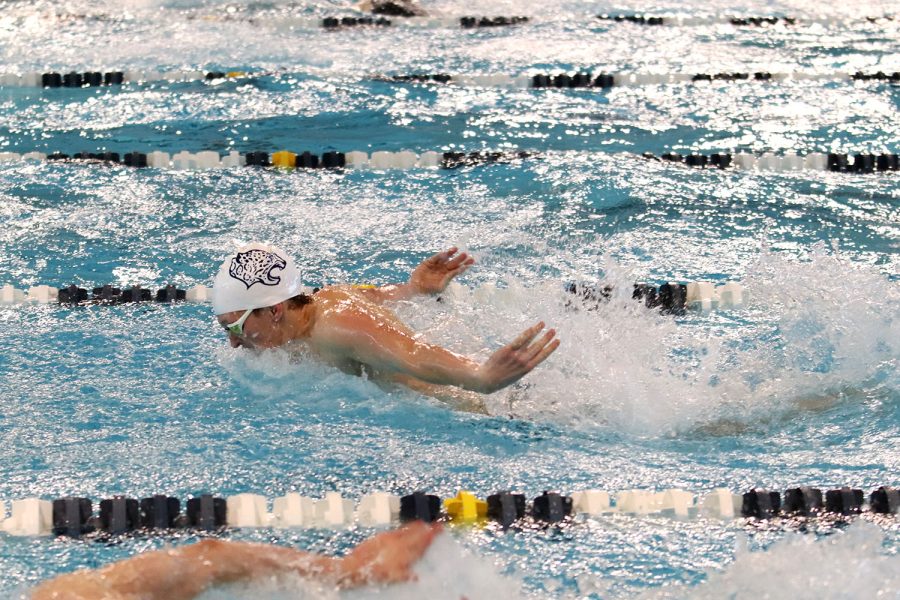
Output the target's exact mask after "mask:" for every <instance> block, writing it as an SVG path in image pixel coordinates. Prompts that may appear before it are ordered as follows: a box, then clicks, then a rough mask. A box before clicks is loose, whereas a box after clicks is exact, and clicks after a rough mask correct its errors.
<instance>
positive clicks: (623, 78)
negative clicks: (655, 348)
mask: <svg viewBox="0 0 900 600" xmlns="http://www.w3.org/2000/svg"><path fill="white" fill-rule="evenodd" d="M296 75H298V74H296V73H288V72H281V73H279V72H272V71H268V72H266V71H259V72H252V71H242V70H230V71H201V70H196V71H184V70H172V71H149V70H148V71H134V70H132V71H107V72H100V71H89V72H83V73H82V72H76V71H70V72H67V73H58V72H47V73H35V72H31V73H3V74H0V87H29V88H96V87H112V86H122V85H124V84H127V83H154V82H161V81H165V82H190V81H204V82H207V83H211V84H217V83H220V82H221V81H223V80H244V79H255V78H261V77H286V76H296ZM316 76H319V77H330V78H358V75H355V74H348V73H330V74H329V73H318V74H316ZM370 78H371V79H373V80H375V81H389V82H393V83H421V84H449V85H459V86H465V87H491V88H502V89H510V90H512V89H600V90H606V89H609V88H613V87H634V86H643V85H711V84H713V83H728V82H736V83H742V82H751V81H752V82H765V83H784V82H798V81H824V82H829V81H834V82H849V81H853V82H860V81H861V82H868V81H874V82H886V83H893V84H897V83H900V70H898V71H891V70H890V69H888V70H886V71H885V70H879V71H874V72H866V71H855V72H850V71H834V72H821V71H803V70H796V71H774V72H773V71H762V70H761V71H745V72H720V73H715V72H707V73H658V72H657V73H643V72H635V71H623V72H619V73H607V72H600V73H593V72H591V71H578V72H574V73H569V72H562V73H520V74H518V75H508V74H504V73H494V74H448V73H412V74H406V75H372V76H370Z"/></svg>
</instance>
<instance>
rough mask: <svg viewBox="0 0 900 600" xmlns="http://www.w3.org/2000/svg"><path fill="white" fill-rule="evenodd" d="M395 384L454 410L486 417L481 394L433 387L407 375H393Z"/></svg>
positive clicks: (442, 386)
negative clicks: (438, 401)
mask: <svg viewBox="0 0 900 600" xmlns="http://www.w3.org/2000/svg"><path fill="white" fill-rule="evenodd" d="M391 379H392V380H393V381H395V382H396V383H401V384H403V385H405V386H406V387H408V388H410V389H411V390H415V391H417V392H419V393H420V394H424V395H426V396H431V397H432V398H434V399H436V400H440V401H441V402H443V403H444V404H448V405H450V406H451V407H453V408H454V409H456V410H462V411H465V412H470V413H476V414H479V415H486V414H488V412H487V407H486V406H485V404H484V397H483V396H482V395H481V394H478V393H475V392H470V391H469V390H462V389H459V388H457V387H452V386H448V385H434V384H433V383H425V382H424V381H421V380H419V379H416V378H415V377H410V376H409V375H399V374H397V375H393V376H392V377H391Z"/></svg>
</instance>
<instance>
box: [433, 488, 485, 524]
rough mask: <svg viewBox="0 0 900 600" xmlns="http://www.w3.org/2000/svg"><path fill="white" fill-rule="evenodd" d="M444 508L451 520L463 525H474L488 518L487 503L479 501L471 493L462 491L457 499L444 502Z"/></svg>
mask: <svg viewBox="0 0 900 600" xmlns="http://www.w3.org/2000/svg"><path fill="white" fill-rule="evenodd" d="M444 508H446V509H447V514H448V515H450V520H452V521H456V522H462V523H474V522H476V521H480V520H482V519H486V518H487V502H485V501H484V500H479V499H478V498H476V497H475V495H474V494H472V493H470V492H464V491H460V492H459V493H458V494H456V498H448V499H446V500H444Z"/></svg>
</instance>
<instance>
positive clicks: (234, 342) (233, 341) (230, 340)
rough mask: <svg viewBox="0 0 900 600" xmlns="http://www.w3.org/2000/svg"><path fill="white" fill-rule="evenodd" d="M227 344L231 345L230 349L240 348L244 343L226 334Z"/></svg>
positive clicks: (230, 334) (236, 337) (234, 336)
mask: <svg viewBox="0 0 900 600" xmlns="http://www.w3.org/2000/svg"><path fill="white" fill-rule="evenodd" d="M228 343H229V344H231V347H232V348H240V347H241V346H243V345H244V342H242V341H241V338H239V337H238V336H236V335H234V334H232V333H229V334H228Z"/></svg>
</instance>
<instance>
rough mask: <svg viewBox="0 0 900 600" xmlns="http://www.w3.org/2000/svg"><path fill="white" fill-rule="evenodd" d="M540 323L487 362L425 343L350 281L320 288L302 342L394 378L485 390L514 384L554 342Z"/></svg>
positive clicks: (326, 356) (327, 355) (328, 355)
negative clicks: (309, 323)
mask: <svg viewBox="0 0 900 600" xmlns="http://www.w3.org/2000/svg"><path fill="white" fill-rule="evenodd" d="M543 328H544V323H543V322H540V323H537V324H535V325H534V326H532V327H529V328H528V329H526V330H525V331H524V332H522V333H521V334H520V335H519V337H517V338H516V339H515V341H513V342H512V343H511V344H509V345H507V346H504V347H503V348H500V349H499V350H497V351H496V352H495V353H494V354H493V355H492V356H491V357H490V358H488V360H487V361H485V362H484V363H483V364H479V363H477V362H476V361H474V360H472V359H470V358H468V357H465V356H462V355H459V354H456V353H454V352H451V351H449V350H447V349H445V348H442V347H440V346H437V345H435V344H429V343H427V342H426V341H424V340H423V339H422V337H421V336H420V335H418V334H416V333H415V332H414V331H413V330H412V329H410V328H409V327H408V326H407V325H406V324H405V323H403V322H402V321H400V319H399V318H398V317H397V315H396V314H394V312H393V311H391V310H390V309H389V308H387V307H386V306H383V305H381V304H380V303H377V302H375V301H373V300H371V299H369V298H368V297H366V295H365V293H364V292H363V291H360V290H356V289H354V288H352V287H351V286H334V287H329V288H325V289H323V290H320V291H319V292H318V293H317V294H316V299H315V315H314V317H313V319H312V326H311V327H310V329H309V334H308V337H307V338H306V342H307V343H308V344H309V346H310V348H311V349H312V350H313V351H315V352H316V353H318V354H319V355H320V356H322V357H323V358H324V359H326V360H329V361H331V362H333V363H340V362H341V361H346V360H353V361H356V362H359V363H361V364H363V365H366V366H368V367H370V368H371V369H374V370H375V371H376V372H378V373H383V374H385V375H388V376H391V375H396V376H397V379H398V380H402V378H404V377H412V378H415V379H417V380H419V381H421V382H424V383H426V384H433V385H450V386H456V387H460V388H462V389H464V390H470V391H473V392H479V393H482V394H490V393H492V392H495V391H497V390H499V389H502V388H504V387H506V386H508V385H510V384H512V383H515V382H516V381H518V380H519V379H521V378H522V377H524V376H525V375H526V374H527V373H528V372H530V371H531V370H532V369H534V368H535V367H536V366H537V365H539V364H540V363H541V362H543V361H544V360H546V359H547V357H548V356H550V354H552V353H553V351H554V350H556V348H557V347H558V346H559V340H558V339H556V338H555V336H556V331H555V330H553V329H550V330H548V331H546V332H544V334H543V335H539V334H540V333H541V331H542V330H543Z"/></svg>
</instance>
